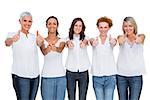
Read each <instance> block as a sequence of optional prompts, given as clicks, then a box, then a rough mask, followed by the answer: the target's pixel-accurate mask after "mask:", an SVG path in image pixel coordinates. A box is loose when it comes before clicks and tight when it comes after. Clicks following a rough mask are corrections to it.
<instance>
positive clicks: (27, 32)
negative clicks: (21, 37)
mask: <svg viewBox="0 0 150 100" xmlns="http://www.w3.org/2000/svg"><path fill="white" fill-rule="evenodd" d="M21 32H22V33H24V34H26V35H27V34H29V31H27V30H23V29H21Z"/></svg>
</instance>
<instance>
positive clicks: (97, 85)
mask: <svg viewBox="0 0 150 100" xmlns="http://www.w3.org/2000/svg"><path fill="white" fill-rule="evenodd" d="M115 86H116V76H115V75H112V76H93V88H94V92H95V95H96V100H113V96H114V90H115Z"/></svg>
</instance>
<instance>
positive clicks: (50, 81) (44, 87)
mask: <svg viewBox="0 0 150 100" xmlns="http://www.w3.org/2000/svg"><path fill="white" fill-rule="evenodd" d="M65 92H66V76H63V77H53V78H45V77H42V79H41V95H42V100H64V99H65Z"/></svg>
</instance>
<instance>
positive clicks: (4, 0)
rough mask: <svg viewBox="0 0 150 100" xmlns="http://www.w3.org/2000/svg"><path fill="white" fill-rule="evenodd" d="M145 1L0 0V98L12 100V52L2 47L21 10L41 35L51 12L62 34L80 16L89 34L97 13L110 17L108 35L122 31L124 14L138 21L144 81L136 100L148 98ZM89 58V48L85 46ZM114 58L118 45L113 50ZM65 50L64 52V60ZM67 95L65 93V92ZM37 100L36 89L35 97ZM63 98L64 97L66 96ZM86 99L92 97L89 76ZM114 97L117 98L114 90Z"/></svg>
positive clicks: (149, 19) (149, 35)
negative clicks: (144, 64)
mask: <svg viewBox="0 0 150 100" xmlns="http://www.w3.org/2000/svg"><path fill="white" fill-rule="evenodd" d="M148 1H149V0H1V1H0V13H1V14H0V38H1V39H0V99H2V98H3V99H4V100H16V97H15V92H14V89H13V87H12V80H11V64H12V51H11V48H8V47H5V45H4V40H5V38H6V36H7V33H8V32H16V31H18V30H19V29H20V25H19V22H18V19H19V15H20V13H21V12H23V11H29V12H31V13H32V15H33V25H32V28H31V32H33V33H35V31H36V30H39V32H40V34H41V35H43V36H46V35H47V30H46V28H45V20H46V19H47V18H48V17H49V16H51V15H54V16H56V17H57V18H58V20H59V23H60V25H59V33H60V36H62V37H66V36H67V35H68V30H69V27H70V24H71V22H72V20H73V19H74V18H75V17H81V18H82V19H83V20H84V22H85V24H86V34H87V35H88V36H90V37H92V36H95V35H96V33H97V29H96V21H97V19H98V18H99V17H101V16H108V17H110V18H111V19H112V20H113V24H114V25H113V27H112V29H111V30H110V33H111V35H112V36H114V37H116V36H117V35H118V34H122V20H123V19H124V17H126V16H132V17H134V18H135V20H136V21H137V24H138V32H139V33H144V34H145V35H146V40H145V44H144V50H145V51H144V57H145V63H146V70H147V73H146V74H145V75H144V84H143V90H142V94H141V99H140V100H148V98H149V90H150V85H149V84H150V81H149V80H150V74H149V73H150V68H149V66H150V63H149V62H150V61H149V57H150V53H149V50H150V44H149V42H150V25H149V23H150V15H148V13H149V11H148V9H150V6H149V3H148ZM88 51H89V52H88V53H89V56H90V58H91V55H92V54H91V47H89V48H88ZM114 55H115V58H116V59H117V55H118V46H116V47H115V49H114ZM65 58H66V49H65V51H64V62H65ZM39 59H40V69H41V68H42V65H43V55H42V54H41V52H40V51H39ZM66 96H67V94H66ZM36 100H41V96H40V88H39V91H38V95H37V99H36ZM66 100H67V97H66ZM87 100H95V95H94V92H93V88H92V83H91V78H90V83H89V90H88V94H87ZM114 100H118V96H117V91H116V90H115V94H114Z"/></svg>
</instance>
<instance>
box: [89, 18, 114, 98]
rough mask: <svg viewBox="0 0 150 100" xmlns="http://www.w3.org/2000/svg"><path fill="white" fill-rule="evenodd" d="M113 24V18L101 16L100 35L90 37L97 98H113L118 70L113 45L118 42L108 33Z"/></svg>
mask: <svg viewBox="0 0 150 100" xmlns="http://www.w3.org/2000/svg"><path fill="white" fill-rule="evenodd" d="M112 25H113V24H112V20H111V19H109V18H108V17H101V18H99V19H98V20H97V28H98V30H99V36H97V37H96V38H95V39H90V43H91V45H92V47H93V59H92V68H91V72H92V75H93V88H94V91H95V95H96V100H113V94H114V89H115V84H116V76H115V75H116V71H117V69H116V64H115V60H114V55H113V47H114V46H115V45H116V43H117V42H116V39H115V38H111V36H110V35H109V34H108V31H109V30H110V28H111V27H112Z"/></svg>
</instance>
